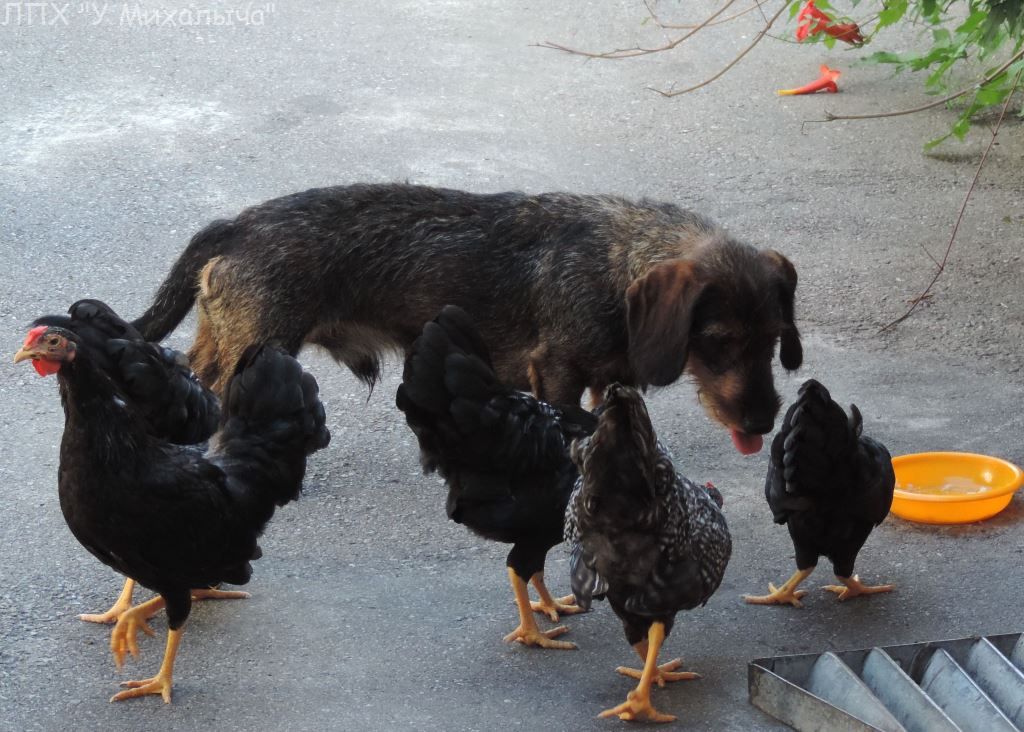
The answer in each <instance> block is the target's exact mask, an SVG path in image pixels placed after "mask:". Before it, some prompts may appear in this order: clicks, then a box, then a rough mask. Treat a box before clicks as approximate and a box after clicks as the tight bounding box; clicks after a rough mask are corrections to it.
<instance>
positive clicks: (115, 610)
mask: <svg viewBox="0 0 1024 732" xmlns="http://www.w3.org/2000/svg"><path fill="white" fill-rule="evenodd" d="M134 591H135V580H133V579H130V578H129V579H126V580H125V581H124V589H123V590H121V594H120V595H118V597H117V600H116V601H115V602H114V604H113V605H112V606H111V607H110V609H109V610H107V611H106V612H105V613H97V614H91V613H90V614H84V615H79V616H78V619H79V620H84V621H85V622H87V623H105V624H107V625H110V624H111V623H116V622H117V619H118V618H120V617H121V615H122V614H124V611H125V610H127V609H128V608H130V607H131V606H132V593H133V592H134Z"/></svg>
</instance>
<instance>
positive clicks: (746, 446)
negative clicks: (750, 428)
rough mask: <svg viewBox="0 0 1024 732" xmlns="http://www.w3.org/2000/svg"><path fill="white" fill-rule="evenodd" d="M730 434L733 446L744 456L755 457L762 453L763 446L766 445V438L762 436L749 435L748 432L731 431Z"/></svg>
mask: <svg viewBox="0 0 1024 732" xmlns="http://www.w3.org/2000/svg"><path fill="white" fill-rule="evenodd" d="M729 434H731V435H732V444H734V445H735V446H736V449H737V450H739V451H740V453H742V454H743V455H753V454H754V453H755V452H760V451H761V446H762V445H763V444H764V438H763V437H761V435H748V434H747V433H746V432H740V431H739V430H729Z"/></svg>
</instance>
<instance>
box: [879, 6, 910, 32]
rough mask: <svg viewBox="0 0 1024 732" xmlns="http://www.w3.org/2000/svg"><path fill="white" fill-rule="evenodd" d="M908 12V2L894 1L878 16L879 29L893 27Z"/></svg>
mask: <svg viewBox="0 0 1024 732" xmlns="http://www.w3.org/2000/svg"><path fill="white" fill-rule="evenodd" d="M906 12H907V0H893V1H892V2H890V3H889V4H888V5H887V6H886V7H885V10H883V11H882V12H881V13H879V14H878V28H885V27H886V26H887V25H892V24H893V23H895V22H896V21H898V20H899V19H900V18H902V17H903V16H904V14H906Z"/></svg>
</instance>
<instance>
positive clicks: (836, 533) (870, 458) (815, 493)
mask: <svg viewBox="0 0 1024 732" xmlns="http://www.w3.org/2000/svg"><path fill="white" fill-rule="evenodd" d="M850 412H851V414H850V416H849V417H847V415H846V412H845V411H843V408H842V407H841V406H839V405H838V404H837V403H836V402H834V401H833V400H832V396H831V395H830V394H829V392H828V390H827V389H826V388H825V387H824V386H822V385H821V384H820V383H818V382H817V381H815V380H814V379H810V380H808V381H806V382H804V384H803V385H802V386H801V387H800V391H799V393H798V395H797V400H796V402H794V403H793V404H792V406H790V408H789V410H788V411H787V412H786V417H785V419H784V420H783V423H782V428H781V429H780V430H779V434H777V435H776V436H775V440H774V441H773V442H772V454H771V463H770V465H769V466H768V476H767V478H766V479H765V485H764V495H765V498H767V499H768V505H769V506H770V507H771V510H772V516H773V517H774V519H775V523H777V524H786V525H787V526H788V527H789V535H790V537H792V539H793V548H794V549H795V551H796V567H797V571H796V572H795V573H794V574H793V576H792V577H790V578H789V579H788V580H787V581H786V582H785V583H784V584H783V585H782V586H781V587H775V585H773V584H769V585H768V589H769V591H770V592H769V594H767V595H745V596H744V598H743V599H744V600H746V601H747V602H749V603H751V604H755V605H779V604H789V605H793V606H795V607H800V598H801V597H803V596H804V595H805V594H806V593H805V592H804V591H803V590H798V589H797V587H799V585H800V583H801V582H803V581H804V580H805V579H807V577H808V576H809V575H810V574H811V572H813V571H814V568H815V566H817V564H818V557H828V559H829V560H830V561H831V562H832V568H833V571H834V572H835V575H836V578H837V579H838V580H839V581H840V582H841V583H842V584H839V585H828V586H827V587H826V588H825V589H827V590H829V591H831V592H835V593H837V594H838V595H839V599H840V600H846V599H848V598H851V597H856V596H857V595H865V594H874V593H878V592H889V591H891V590H892V589H893V587H894V586H893V585H877V586H874V587H872V586H868V585H864V584H862V583H861V582H860V580H859V579H858V578H857V576H856V575H855V574H853V565H854V562H855V560H856V559H857V553H858V552H860V550H861V547H863V546H864V542H866V541H867V539H868V536H869V535H870V534H871V531H872V530H873V529H874V528H875V527H876V526H877V525H878V524H880V523H882V521H883V520H884V519H885V517H886V516H887V515H888V513H889V507H890V506H891V505H892V495H893V489H894V488H895V485H896V475H895V473H894V472H893V467H892V457H891V456H890V455H889V451H888V450H887V449H886V448H885V445H883V444H882V443H880V442H878V441H877V440H873V439H872V438H870V437H868V436H867V435H865V434H863V419H862V418H861V414H860V410H858V409H857V407H856V406H855V405H850Z"/></svg>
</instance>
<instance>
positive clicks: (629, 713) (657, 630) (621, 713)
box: [598, 621, 700, 722]
mask: <svg viewBox="0 0 1024 732" xmlns="http://www.w3.org/2000/svg"><path fill="white" fill-rule="evenodd" d="M664 641H665V624H664V623H662V622H658V621H655V622H654V623H651V627H650V628H649V629H648V631H647V639H646V640H642V641H640V642H639V643H637V644H636V645H635V646H633V648H634V649H635V650H636V652H637V655H639V656H640V658H642V659H644V670H643V671H639V672H635V673H636V674H637V675H636V676H633V673H629V672H634V670H633V669H631V668H629V669H624V668H622V667H620V668H617V669H615V670H616V671H618V672H619V673H622V674H625V675H626V676H632V677H633V678H639V679H640V683H639V684H637V687H636V688H635V689H633V690H632V691H631V692H629V694H627V695H626V701H624V702H622V704H619V705H618V706H617V707H612V708H611V709H605V710H604V711H603V712H601V713H600V714H599V715H598V716H599V717H616V716H617V717H618V718H619V719H624V720H626V721H627V722H674V721H675V719H676V718H675V717H673V716H672V715H671V714H662V713H661V712H659V711H658V710H657V709H655V708H654V705H652V704H651V684H652V683H654V681H655V680H657V679H658V678H659V676H661V675H664V674H668V673H671V672H672V670H673V669H677V668H679V667H680V666H682V665H683V662H682V661H681V660H679V659H676V660H674V661H669V662H668V663H666V664H663V665H661V666H658V653H659V652H660V651H661V644H662V643H663V642H664ZM673 675H675V676H679V677H684V676H685V677H686V678H700V677H699V676H698V675H697V674H690V673H686V672H680V673H678V674H673ZM665 680H666V681H674V680H676V679H665ZM678 680H680V681H681V680H682V678H680V679H678ZM658 685H659V686H663V685H664V682H663V681H658Z"/></svg>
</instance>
